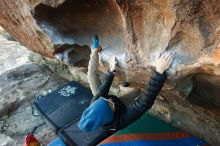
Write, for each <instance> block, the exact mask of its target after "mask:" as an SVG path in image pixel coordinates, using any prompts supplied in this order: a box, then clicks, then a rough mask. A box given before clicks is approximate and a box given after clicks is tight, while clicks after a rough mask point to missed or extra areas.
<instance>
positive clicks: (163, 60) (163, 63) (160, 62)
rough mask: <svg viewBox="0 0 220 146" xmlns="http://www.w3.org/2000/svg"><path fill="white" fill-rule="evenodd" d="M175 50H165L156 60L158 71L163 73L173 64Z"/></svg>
mask: <svg viewBox="0 0 220 146" xmlns="http://www.w3.org/2000/svg"><path fill="white" fill-rule="evenodd" d="M174 55H175V52H173V51H170V52H167V51H166V52H165V53H164V54H162V55H161V56H160V57H159V58H158V59H157V60H156V62H155V69H156V71H157V72H158V73H160V74H163V73H164V71H166V70H167V69H168V68H169V67H170V65H171V64H172V61H173V58H174Z"/></svg>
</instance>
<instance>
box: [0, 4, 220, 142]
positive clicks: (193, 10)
mask: <svg viewBox="0 0 220 146" xmlns="http://www.w3.org/2000/svg"><path fill="white" fill-rule="evenodd" d="M0 25H1V26H3V28H4V29H5V30H7V31H8V32H9V33H10V34H12V35H13V36H14V37H15V38H16V39H17V40H18V41H19V42H20V43H22V44H23V45H24V46H26V47H28V48H29V49H30V50H32V51H35V52H37V53H39V54H41V55H44V56H46V57H55V56H56V55H57V54H56V53H62V52H63V51H64V52H65V50H63V49H62V48H59V47H57V46H69V48H68V47H64V48H65V49H66V50H68V49H71V47H72V46H74V45H76V44H77V46H78V47H77V48H74V49H73V50H79V51H76V52H77V53H78V54H80V51H81V50H82V52H83V53H82V54H83V55H80V57H81V59H79V58H78V57H77V56H78V55H74V53H73V52H72V55H71V56H73V57H76V60H77V62H81V63H77V62H75V63H74V64H78V65H82V66H85V64H86V63H87V61H88V57H89V53H85V50H86V52H88V49H85V47H83V48H84V49H81V48H80V47H79V45H81V46H84V45H87V46H88V45H90V39H91V37H92V35H93V34H94V33H98V35H99V36H100V38H101V43H102V45H103V47H104V51H103V53H102V56H103V59H104V61H106V63H107V62H108V60H109V58H110V57H111V56H112V55H116V56H117V57H118V58H119V66H120V74H119V75H120V77H121V79H122V80H127V81H129V82H135V83H136V84H138V85H140V86H143V85H145V84H146V83H147V80H148V79H149V77H150V73H151V69H150V68H151V66H152V65H153V64H154V60H155V58H156V57H157V56H158V55H160V54H161V53H163V52H164V51H166V50H173V51H175V52H176V56H175V59H174V62H173V64H172V66H171V69H170V70H169V71H168V74H169V75H170V78H169V80H168V81H167V83H166V85H165V87H164V88H163V91H162V92H161V98H159V99H158V101H157V103H156V104H155V106H154V107H153V109H152V111H151V113H152V114H155V115H157V116H159V117H160V118H162V119H164V120H166V121H168V122H170V123H172V124H174V125H176V126H178V127H181V128H183V129H185V130H187V131H191V132H192V133H193V134H196V135H198V136H200V137H202V138H205V139H206V140H207V141H208V142H209V143H210V144H212V145H220V141H219V139H218V137H219V136H220V127H219V123H220V118H219V117H220V116H219V115H220V112H219V111H220V106H219V103H220V97H219V89H220V87H219V84H220V79H219V78H220V66H219V63H220V0H105V1H103V0H52V1H51V0H50V1H49V0H1V1H0ZM66 44H70V45H66ZM71 45H72V46H71ZM55 46H56V47H55ZM84 57H85V58H84ZM77 58H78V59H77ZM73 60H74V59H73ZM64 62H65V61H64Z"/></svg>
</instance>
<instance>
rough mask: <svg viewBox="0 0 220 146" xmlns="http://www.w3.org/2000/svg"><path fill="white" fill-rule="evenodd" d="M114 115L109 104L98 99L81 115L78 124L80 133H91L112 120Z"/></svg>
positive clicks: (102, 99)
mask: <svg viewBox="0 0 220 146" xmlns="http://www.w3.org/2000/svg"><path fill="white" fill-rule="evenodd" d="M113 116H114V113H113V111H112V109H111V107H110V105H109V102H108V101H106V100H105V99H104V98H102V97H100V98H99V99H97V100H96V101H94V102H93V103H92V104H91V105H90V106H89V107H88V108H87V109H86V110H85V111H84V112H83V114H82V117H81V119H80V121H79V123H78V126H79V128H80V129H81V130H82V131H86V132H89V131H93V130H95V129H97V128H98V127H100V126H102V125H105V124H108V123H110V122H111V121H112V120H113Z"/></svg>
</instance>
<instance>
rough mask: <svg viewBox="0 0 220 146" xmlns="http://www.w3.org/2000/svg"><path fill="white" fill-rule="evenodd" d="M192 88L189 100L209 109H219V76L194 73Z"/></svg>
mask: <svg viewBox="0 0 220 146" xmlns="http://www.w3.org/2000/svg"><path fill="white" fill-rule="evenodd" d="M192 83H193V88H192V92H191V93H190V94H189V97H188V99H189V101H190V102H192V103H193V104H197V105H199V106H202V107H205V108H207V109H209V110H215V111H217V112H219V111H220V96H219V93H220V76H217V75H212V74H202V73H200V74H196V75H194V76H193V77H192Z"/></svg>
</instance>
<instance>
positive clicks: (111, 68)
mask: <svg viewBox="0 0 220 146" xmlns="http://www.w3.org/2000/svg"><path fill="white" fill-rule="evenodd" d="M117 63H118V61H117V59H116V57H115V56H113V57H112V59H111V62H110V71H115V69H116V66H117Z"/></svg>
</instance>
